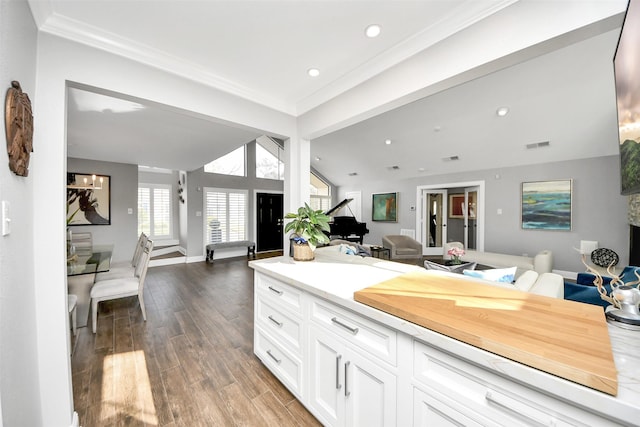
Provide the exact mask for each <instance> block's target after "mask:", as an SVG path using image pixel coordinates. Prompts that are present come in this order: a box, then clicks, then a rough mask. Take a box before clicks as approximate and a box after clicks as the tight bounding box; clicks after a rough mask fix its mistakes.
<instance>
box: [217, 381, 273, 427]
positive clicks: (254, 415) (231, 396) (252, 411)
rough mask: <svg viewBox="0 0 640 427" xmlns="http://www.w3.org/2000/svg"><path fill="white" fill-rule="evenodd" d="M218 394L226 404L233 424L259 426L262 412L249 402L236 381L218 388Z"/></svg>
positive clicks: (261, 420) (261, 422) (261, 423)
mask: <svg viewBox="0 0 640 427" xmlns="http://www.w3.org/2000/svg"><path fill="white" fill-rule="evenodd" d="M219 393H220V396H221V397H222V400H223V401H224V403H225V404H226V406H227V408H228V409H229V412H230V413H231V416H232V418H233V421H234V423H235V425H237V426H261V425H264V424H263V418H262V414H261V413H260V412H259V411H258V409H257V408H256V407H255V406H254V404H253V403H252V402H251V399H249V397H247V395H246V394H245V393H244V392H243V389H242V387H241V386H240V385H239V384H238V383H234V384H229V385H228V386H226V387H224V388H223V389H222V390H220V392H219Z"/></svg>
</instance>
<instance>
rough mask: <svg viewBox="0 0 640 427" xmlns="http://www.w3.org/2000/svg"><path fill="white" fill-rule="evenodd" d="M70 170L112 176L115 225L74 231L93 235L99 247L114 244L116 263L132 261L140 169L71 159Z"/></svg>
mask: <svg viewBox="0 0 640 427" xmlns="http://www.w3.org/2000/svg"><path fill="white" fill-rule="evenodd" d="M67 171H68V172H78V173H86V174H93V173H95V174H99V175H109V176H111V225H81V226H73V227H72V230H73V231H74V232H75V231H88V232H91V235H92V238H93V243H95V244H113V245H114V249H113V261H114V262H116V261H127V260H130V259H131V257H132V256H133V251H134V249H135V246H136V241H137V240H138V214H137V212H138V166H136V165H129V164H124V163H111V162H99V161H95V160H83V159H74V158H68V159H67ZM129 208H131V209H133V213H132V214H129V213H128V209H129Z"/></svg>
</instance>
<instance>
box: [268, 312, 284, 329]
mask: <svg viewBox="0 0 640 427" xmlns="http://www.w3.org/2000/svg"><path fill="white" fill-rule="evenodd" d="M269 320H271V321H272V322H273V323H275V324H276V326H278V328H282V322H278V321H277V320H276V319H274V318H273V316H271V315H269Z"/></svg>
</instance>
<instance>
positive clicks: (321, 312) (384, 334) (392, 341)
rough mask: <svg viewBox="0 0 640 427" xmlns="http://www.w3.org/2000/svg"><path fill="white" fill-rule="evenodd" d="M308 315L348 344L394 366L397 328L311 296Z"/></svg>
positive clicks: (395, 361)
mask: <svg viewBox="0 0 640 427" xmlns="http://www.w3.org/2000/svg"><path fill="white" fill-rule="evenodd" d="M311 319H312V320H313V321H315V322H317V323H318V324H320V325H322V326H323V327H324V328H326V329H328V330H330V331H332V332H333V333H335V334H337V335H339V336H341V337H343V338H345V339H346V340H347V341H348V342H349V343H350V344H352V345H355V346H356V347H357V348H359V349H361V350H363V351H364V352H365V354H367V355H374V356H376V357H379V358H380V359H382V360H384V361H385V362H388V363H390V364H392V365H393V366H396V363H397V350H396V349H397V332H396V331H394V330H393V329H389V328H387V327H385V326H382V325H380V324H379V323H375V322H373V321H370V320H368V319H365V318H364V317H361V316H359V315H357V314H355V313H352V312H350V311H347V310H343V309H341V308H339V307H336V306H335V305H333V304H331V303H329V302H327V301H324V300H320V299H317V298H314V299H313V300H312V301H311Z"/></svg>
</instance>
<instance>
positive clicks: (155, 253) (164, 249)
mask: <svg viewBox="0 0 640 427" xmlns="http://www.w3.org/2000/svg"><path fill="white" fill-rule="evenodd" d="M171 252H180V253H181V254H182V255H186V253H187V251H186V250H185V249H184V248H183V247H182V246H163V247H161V248H158V249H154V250H153V251H151V257H152V258H153V257H154V256H160V255H166V254H170V253H171Z"/></svg>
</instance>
